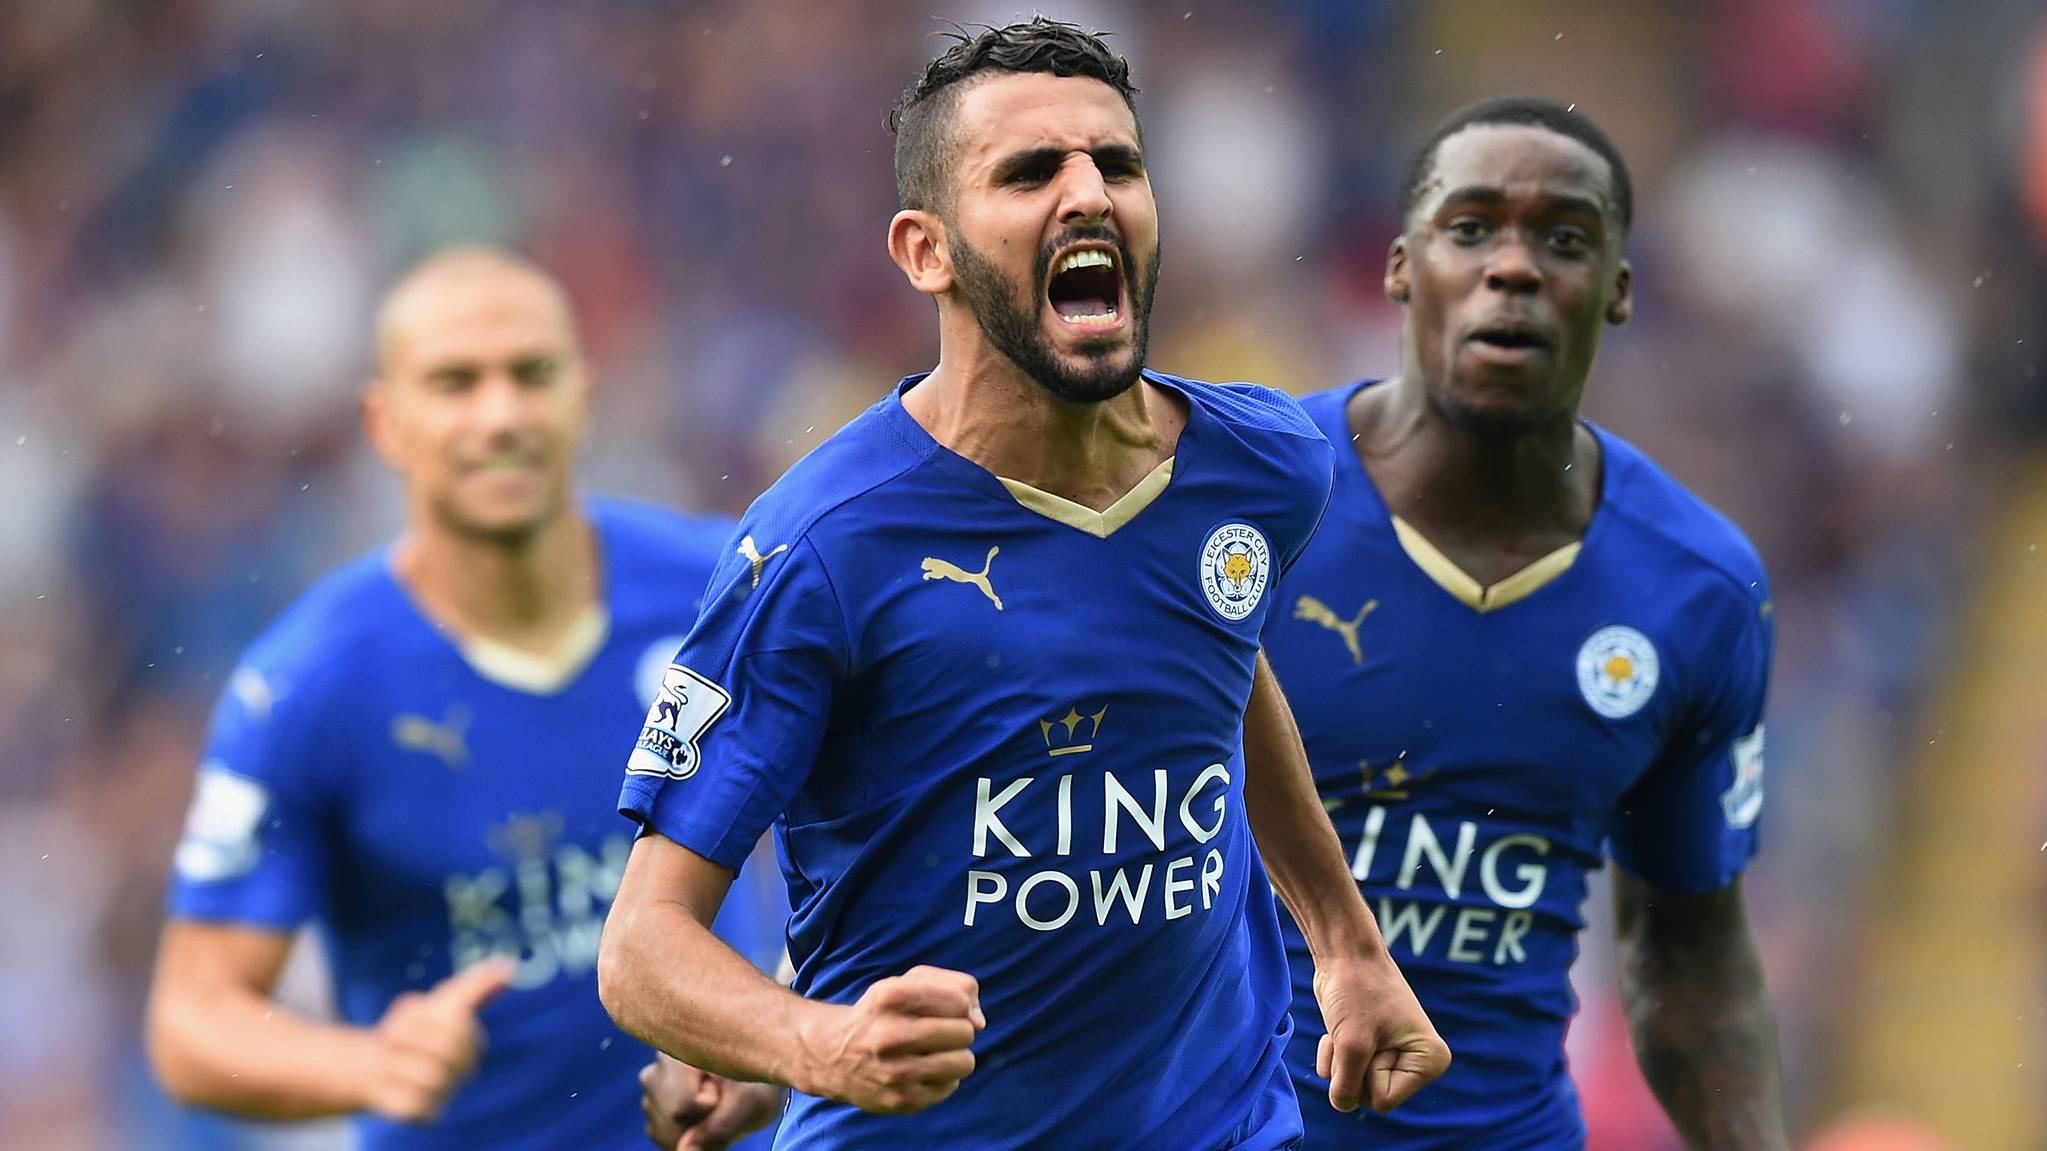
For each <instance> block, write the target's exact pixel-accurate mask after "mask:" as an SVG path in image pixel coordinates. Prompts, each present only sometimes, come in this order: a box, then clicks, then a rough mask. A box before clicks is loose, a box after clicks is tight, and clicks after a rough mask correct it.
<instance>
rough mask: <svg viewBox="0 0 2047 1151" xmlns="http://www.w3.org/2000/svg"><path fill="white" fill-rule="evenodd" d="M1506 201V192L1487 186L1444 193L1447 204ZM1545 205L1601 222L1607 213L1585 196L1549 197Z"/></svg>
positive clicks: (1468, 187) (1596, 202)
mask: <svg viewBox="0 0 2047 1151" xmlns="http://www.w3.org/2000/svg"><path fill="white" fill-rule="evenodd" d="M1506 200H1507V194H1506V193H1505V192H1502V191H1501V190H1500V189H1498V188H1492V187H1487V186H1485V185H1470V186H1467V187H1463V188H1452V189H1450V190H1449V191H1448V192H1445V193H1443V203H1445V204H1486V205H1493V204H1503V203H1505V202H1506ZM1543 203H1544V205H1545V206H1546V207H1548V208H1549V209H1550V210H1551V211H1563V212H1582V213H1584V214H1585V215H1588V216H1598V217H1599V218H1600V219H1601V220H1604V219H1605V218H1606V213H1607V208H1606V205H1604V204H1602V203H1600V202H1599V201H1597V200H1592V199H1588V198H1586V197H1584V196H1565V195H1547V196H1544V197H1543Z"/></svg>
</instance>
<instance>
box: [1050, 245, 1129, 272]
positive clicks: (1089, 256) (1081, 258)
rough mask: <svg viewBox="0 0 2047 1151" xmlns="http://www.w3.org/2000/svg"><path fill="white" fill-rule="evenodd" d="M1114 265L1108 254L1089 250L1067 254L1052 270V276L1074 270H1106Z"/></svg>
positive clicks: (1098, 250) (1093, 249) (1096, 249)
mask: <svg viewBox="0 0 2047 1151" xmlns="http://www.w3.org/2000/svg"><path fill="white" fill-rule="evenodd" d="M1114 264H1115V261H1114V260H1111V259H1110V258H1109V253H1107V252H1104V251H1102V250H1101V249H1099V248H1090V249H1088V250H1087V251H1085V252H1070V253H1068V254H1067V255H1066V257H1065V258H1064V259H1062V260H1060V261H1059V266H1058V267H1056V268H1054V269H1052V274H1053V275H1055V276H1056V275H1059V274H1061V273H1063V272H1071V271H1072V270H1074V269H1075V268H1107V267H1113V266H1114Z"/></svg>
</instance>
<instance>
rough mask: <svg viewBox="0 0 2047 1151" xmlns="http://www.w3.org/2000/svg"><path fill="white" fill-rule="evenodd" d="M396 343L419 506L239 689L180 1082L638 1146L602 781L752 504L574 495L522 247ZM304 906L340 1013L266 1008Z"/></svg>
mask: <svg viewBox="0 0 2047 1151" xmlns="http://www.w3.org/2000/svg"><path fill="white" fill-rule="evenodd" d="M377 338H378V346H377V378H376V379H375V380H374V381H373V382H372V383H371V384H370V385H369V386H368V387H367V388H366V389H365V391H364V393H363V397H362V411H363V418H364V422H365V425H366V427H367V429H368V432H369V436H370V439H371V441H372V442H373V443H374V445H375V447H376V449H377V451H378V453H379V454H380V455H381V456H382V457H383V458H384V460H385V461H386V462H387V463H389V464H390V465H391V466H392V467H393V468H394V469H396V470H397V471H398V473H399V474H400V476H401V477H402V478H403V480H404V486H405V500H406V520H407V522H406V530H405V533H404V535H403V536H402V537H401V538H400V539H399V540H398V541H397V543H396V544H394V545H393V546H392V547H390V548H389V549H386V550H383V551H380V552H378V553H376V554H374V555H370V556H367V557H365V558H363V559H360V560H357V561H355V562H353V563H351V564H349V565H347V566H345V567H343V568H341V569H340V570H339V571H337V572H335V573H333V574H332V575H330V576H328V577H327V578H326V579H325V580H323V581H322V582H320V583H319V584H318V585H316V586H315V587H314V588H313V589H312V590H311V591H309V592H307V593H306V594H305V595H304V596H303V597H302V598H301V599H300V600H299V601H298V602H297V603H296V604H295V605H294V606H293V607H292V608H291V609H289V610H288V611H287V612H286V613H285V614H284V615H283V616H282V617H281V618H280V619H278V621H277V622H276V623H275V624H273V625H272V626H271V628H270V629H269V630H268V631H267V632H266V633H265V634H264V635H263V636H262V637H261V638H260V639H258V640H257V641H256V642H255V644H254V645H253V646H252V647H251V648H250V649H249V651H248V653H247V655H246V656H245V658H244V660H243V663H242V665H241V667H240V669H239V670H238V671H236V672H235V674H234V676H233V678H232V679H231V680H230V681H229V683H228V687H227V690H226V691H225V692H224V693H223V695H222V697H221V700H220V703H219V706H218V708H217V710H216V711H215V714H214V717H213V726H212V731H211V734H210V736H209V738H208V743H207V748H206V753H205V761H204V763H203V764H202V766H201V767H200V769H199V775H198V786H197V791H196V794H195V797H194V800H193V804H192V809H191V814H190V817H189V820H188V823H187V826H186V832H185V837H184V840H183V842H181V843H180V845H179V846H178V850H177V856H176V863H175V874H174V876H173V878H172V884H171V891H170V915H171V921H170V923H169V924H168V926H167V927H166V928H165V930H164V936H163V943H162V949H161V952H160V954H159V956H158V960H157V970H156V981H155V989H154V994H153V996H152V1000H151V1005H150V1017H149V1046H150V1052H151V1056H152V1058H153V1060H154V1062H155V1065H156V1068H157V1071H158V1074H159V1075H160V1076H161V1077H162V1079H163V1082H164V1084H165V1085H166V1086H167V1087H168V1088H169V1089H170V1091H171V1093H172V1094H174V1095H176V1096H177V1097H178V1098H180V1099H182V1100H184V1101H186V1102H189V1103H194V1104H199V1105H203V1106H207V1107H212V1108H217V1109H220V1110H224V1111H230V1112H234V1113H237V1114H241V1115H247V1116H255V1117H261V1118H268V1119H297V1118H309V1117H313V1116H324V1115H339V1114H357V1115H359V1116H360V1118H359V1120H358V1122H357V1124H356V1126H357V1129H358V1134H359V1137H360V1141H361V1144H362V1145H363V1146H364V1147H366V1148H371V1149H386V1148H390V1149H396V1148H427V1147H447V1148H456V1147H460V1148H476V1147H495V1148H535V1149H539V1148H562V1147H577V1148H620V1149H623V1148H628V1147H638V1146H640V1145H641V1139H642V1130H641V1128H642V1120H641V1116H640V1112H639V1108H638V1106H637V1099H636V1098H635V1096H636V1095H637V1093H638V1089H637V1086H636V1084H635V1072H636V1070H637V1069H638V1067H639V1065H640V1064H641V1063H642V1062H644V1061H645V1060H646V1058H647V1050H646V1048H644V1047H642V1046H641V1045H640V1044H638V1043H636V1042H634V1041H633V1040H632V1039H631V1038H630V1037H628V1036H626V1035H624V1034H622V1033H621V1032H619V1030H618V1029H617V1028H616V1027H615V1026H613V1025H612V1023H611V1021H610V1020H609V1019H608V1018H606V1016H605V1014H604V1010H603V1007H602V1005H601V1004H599V1002H598V1000H597V994H596V991H597V985H596V973H595V968H596V962H597V945H598V936H599V933H600V930H601V927H602V921H603V918H604V915H605V912H606V909H607V907H608V906H609V904H610V902H611V898H612V895H613V894H614V892H615V891H616V889H617V885H618V880H619V875H620V873H621V871H622V870H623V868H624V866H625V860H626V856H627V853H628V852H629V850H630V846H631V837H630V836H629V835H627V834H624V833H623V830H622V829H620V828H619V827H617V826H616V825H617V822H618V817H617V816H616V815H615V814H613V813H612V811H611V810H610V807H611V805H610V804H609V803H608V802H607V800H608V798H609V793H610V790H611V787H612V786H613V784H614V782H615V780H616V778H617V776H616V763H617V756H618V755H620V754H621V753H623V752H624V751H625V750H626V749H627V747H628V746H629V743H627V738H626V737H623V736H621V734H620V731H619V729H620V728H621V727H624V728H625V729H626V730H627V731H628V732H629V731H630V730H631V729H632V725H633V723H634V722H635V721H636V720H637V719H638V717H639V716H640V715H641V713H642V712H643V710H644V709H645V707H646V706H647V704H648V701H649V700H651V699H652V698H653V696H654V690H655V687H656V686H657V685H658V684H659V682H660V677H661V669H662V668H663V667H665V666H666V665H667V663H668V661H669V659H670V658H672V657H673V655H674V653H675V651H676V649H677V647H678V646H679V645H680V643H681V635H682V633H684V632H685V631H687V630H688V626H689V624H690V623H691V622H692V621H693V619H694V616H695V609H696V606H697V603H698V599H699V595H700V593H701V590H702V589H703V587H704V586H705V583H706V581H707V580H708V578H709V573H710V570H711V567H712V565H713V563H714V562H715V558H716V556H717V555H718V554H719V553H720V552H721V551H728V550H730V548H731V545H729V544H726V543H725V542H724V541H725V539H726V537H727V535H728V533H729V529H730V525H729V524H728V523H726V522H724V521H718V520H689V519H685V518H682V517H680V516H677V515H675V514H672V513H669V512H666V511H662V510H658V509H656V508H653V507H651V506H645V505H639V504H632V503H624V502H617V501H611V500H598V499H591V500H587V501H580V502H579V501H578V500H576V499H575V498H574V496H573V495H572V493H571V480H570V476H571V472H572V468H573V465H574V463H575V458H576V453H577V449H578V447H579V446H580V444H581V442H582V439H583V432H584V426H585V423H586V419H587V412H588V404H589V391H590V382H589V378H588V375H587V373H586V371H585V369H584V367H583V362H582V359H581V357H580V355H579V353H578V350H577V344H576V338H575V334H574V331H573V329H572V326H571V321H570V317H569V310H568V304H567V301H566V300H565V299H564V297H563V295H562V292H561V290H560V289H559V288H558V287H557V286H556V285H555V284H554V283H553V281H552V280H550V279H549V278H548V277H547V276H546V275H545V274H544V273H542V272H541V271H540V270H539V269H538V268H536V267H534V266H533V265H532V264H530V263H528V262H526V261H525V260H523V259H521V258H519V257H516V256H513V255H511V254H509V253H505V252H500V251H496V250H490V249H474V248H469V249H457V250H451V251H447V252H444V253H441V254H439V255H436V256H434V257H432V258H429V259H428V260H427V261H425V263H423V264H422V265H420V266H419V267H418V268H416V269H415V270H413V271H412V272H411V273H410V274H408V275H407V276H405V277H404V279H403V280H402V281H401V282H400V283H399V284H398V285H397V286H396V288H395V289H394V290H393V291H392V292H391V294H390V296H389V298H388V299H387V300H386V301H385V303H384V306H383V310H382V313H381V318H380V321H379V329H378V333H377ZM615 741H616V742H615ZM742 904H743V901H738V900H735V903H734V907H735V911H736V912H743V911H747V910H751V909H749V908H746V907H744V906H742ZM309 921H310V922H316V923H317V924H318V925H319V928H320V931H321V934H322V936H323V938H324V940H325V943H326V946H327V952H328V959H329V962H330V965H331V967H332V969H333V972H334V979H335V982H336V985H337V986H336V990H337V998H338V1001H339V1008H340V1014H341V1017H342V1022H340V1023H338V1024H332V1025H330V1024H326V1023H320V1022H315V1021H313V1020H310V1019H305V1018H301V1017H298V1016H295V1015H293V1014H291V1013H290V1012H288V1011H286V1010H283V1009H281V1008H278V1007H277V1006H276V1005H275V1004H274V1003H273V1002H272V1000H271V998H270V993H271V990H272V987H273V985H274V983H275V982H276V979H277V975H278V971H279V968H280V967H281V966H282V965H283V963H284V961H285V958H286V955H287V953H288V951H289V949H290V946H291V940H292V935H293V932H294V930H295V929H296V928H297V927H299V925H300V924H302V923H306V922H309ZM766 926H768V927H769V928H770V929H771V930H779V928H780V927H781V923H780V922H779V921H774V922H772V923H770V924H767V925H766ZM728 929H729V925H728ZM486 1035H487V1036H488V1039H489V1043H488V1046H486V1044H485V1038H486Z"/></svg>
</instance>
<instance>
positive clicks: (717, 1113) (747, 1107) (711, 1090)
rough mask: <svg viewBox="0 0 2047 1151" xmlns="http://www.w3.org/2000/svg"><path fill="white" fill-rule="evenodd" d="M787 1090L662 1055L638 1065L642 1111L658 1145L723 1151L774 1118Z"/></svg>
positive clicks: (668, 1150) (669, 1149) (680, 1150)
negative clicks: (697, 1066)
mask: <svg viewBox="0 0 2047 1151" xmlns="http://www.w3.org/2000/svg"><path fill="white" fill-rule="evenodd" d="M785 1094H786V1092H785V1091H784V1090H783V1089H782V1088H780V1087H777V1086H774V1085H773V1084H769V1083H748V1082H745V1081H744V1080H739V1079H727V1078H725V1077H724V1076H722V1075H713V1074H711V1073H710V1072H708V1071H700V1070H698V1069H697V1068H695V1067H691V1066H690V1065H689V1064H687V1063H683V1062H681V1061H679V1060H676V1059H671V1058H669V1057H668V1056H666V1055H661V1054H656V1055H655V1056H654V1062H652V1063H649V1064H647V1065H646V1066H645V1067H642V1068H640V1112H641V1114H643V1115H645V1116H646V1117H647V1138H648V1139H649V1140H652V1141H653V1144H654V1146H656V1147H659V1148H661V1151H724V1149H725V1148H727V1147H729V1146H731V1145H732V1142H733V1140H735V1139H738V1138H739V1137H740V1136H742V1135H746V1134H748V1133H750V1132H754V1131H758V1130H760V1129H761V1128H763V1127H766V1126H767V1125H768V1124H770V1123H772V1122H774V1120H775V1113H776V1112H777V1111H780V1110H781V1109H782V1099H783V1096H784V1095H785Z"/></svg>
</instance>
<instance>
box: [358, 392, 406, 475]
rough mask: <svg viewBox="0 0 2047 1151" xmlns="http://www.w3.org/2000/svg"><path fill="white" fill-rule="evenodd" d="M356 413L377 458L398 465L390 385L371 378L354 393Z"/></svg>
mask: <svg viewBox="0 0 2047 1151" xmlns="http://www.w3.org/2000/svg"><path fill="white" fill-rule="evenodd" d="M355 410H356V414H357V415H359V416H360V417H361V418H362V430H363V435H364V437H365V438H367V439H368V440H369V441H370V447H372V448H374V449H376V453H377V458H378V459H381V460H383V461H384V463H386V464H387V465H389V466H391V467H393V468H396V467H397V466H398V458H399V451H398V436H397V432H396V431H395V430H394V427H393V422H392V418H391V386H390V385H389V384H387V383H385V382H384V381H382V380H377V379H372V380H369V381H367V382H366V383H364V384H363V386H362V391H360V392H357V393H356V397H355Z"/></svg>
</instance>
